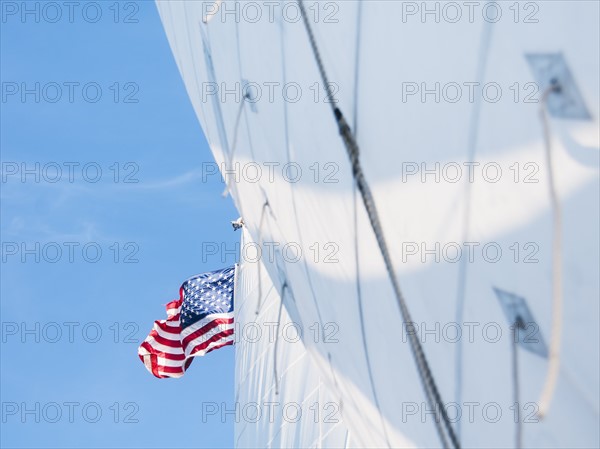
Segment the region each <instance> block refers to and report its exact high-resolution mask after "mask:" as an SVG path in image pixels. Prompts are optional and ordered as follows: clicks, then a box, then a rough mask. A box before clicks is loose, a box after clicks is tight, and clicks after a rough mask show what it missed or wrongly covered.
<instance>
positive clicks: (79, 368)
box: [0, 1, 239, 448]
mask: <svg viewBox="0 0 600 449" xmlns="http://www.w3.org/2000/svg"><path fill="white" fill-rule="evenodd" d="M58 4H59V5H63V6H62V11H61V14H62V16H61V18H60V19H59V20H56V21H55V23H51V22H52V21H54V20H55V17H56V10H51V9H48V8H46V9H45V10H44V5H45V3H39V4H38V6H36V2H29V3H27V7H28V8H29V9H31V10H33V11H35V8H40V9H39V11H40V12H39V17H36V15H35V13H32V14H28V15H25V16H24V17H23V16H22V15H21V12H22V11H20V8H21V7H22V3H21V2H7V1H2V2H1V5H2V11H3V17H2V24H1V26H2V31H1V52H2V61H1V62H2V64H1V66H2V68H1V78H2V92H3V97H2V103H1V108H2V109H1V147H2V154H1V160H2V164H3V167H2V168H3V173H2V174H3V179H2V183H1V189H2V191H1V199H2V206H1V212H2V217H1V230H2V245H3V246H2V264H1V270H2V272H1V275H2V282H1V299H2V304H1V315H2V316H1V321H2V326H3V327H2V351H1V362H2V365H1V377H2V379H1V387H2V388H1V401H2V407H3V408H2V432H1V434H2V436H1V440H0V443H1V445H2V447H30V448H33V447H81V448H86V447H148V448H149V447H167V446H170V447H181V448H186V447H231V446H232V445H233V425H234V423H233V418H232V417H231V416H230V417H229V419H228V420H227V422H225V423H222V422H221V419H220V418H215V417H213V418H210V419H208V420H207V422H205V423H203V422H202V421H203V419H202V413H201V409H202V403H203V402H205V403H208V402H217V403H222V402H225V403H227V404H228V406H231V404H232V403H233V397H234V363H235V362H234V351H233V348H232V347H227V348H223V349H221V350H219V351H216V352H213V353H211V354H209V355H208V356H206V357H204V358H200V359H198V360H196V361H195V362H194V363H193V365H192V367H191V369H190V370H189V371H188V373H187V374H186V376H185V377H184V378H182V379H179V380H169V379H165V380H158V379H155V378H154V377H153V376H151V375H150V374H149V373H148V372H147V371H146V370H145V368H144V367H143V365H142V364H141V362H140V361H139V359H138V357H137V346H138V344H139V342H140V341H141V340H143V338H145V336H146V335H147V333H148V331H149V330H150V328H151V325H152V322H153V320H155V319H159V318H163V317H164V315H165V311H164V304H165V303H166V302H168V301H170V300H172V299H174V298H175V297H176V296H177V292H178V288H179V285H180V284H181V282H182V281H183V280H185V279H186V278H187V277H188V276H190V275H192V274H195V273H198V272H203V271H208V270H212V269H217V268H220V267H223V266H226V265H231V264H233V263H234V262H235V260H234V256H232V255H228V256H227V257H225V256H223V255H222V254H217V255H214V256H211V257H203V255H202V247H203V243H206V242H217V243H218V245H221V244H224V245H227V248H229V249H232V248H234V245H235V243H236V242H237V241H238V239H239V233H234V232H233V231H232V229H231V226H230V224H229V221H230V220H233V219H236V218H237V213H236V211H235V209H234V207H233V206H232V203H231V201H230V200H229V199H224V198H222V197H221V192H222V191H223V184H222V182H221V180H220V179H219V178H218V177H216V176H212V177H211V178H209V179H208V180H203V179H202V176H201V172H200V171H201V167H202V164H203V163H207V162H212V161H213V159H212V155H211V153H210V151H209V149H208V146H207V143H206V141H205V139H204V136H203V134H202V130H201V128H200V126H199V124H198V121H197V119H196V116H195V114H194V112H193V110H192V107H191V103H190V101H189V99H188V97H187V93H186V91H185V88H184V85H183V82H182V80H181V78H180V76H179V72H178V70H177V67H176V64H175V61H174V59H173V57H172V55H171V52H170V48H169V45H168V42H167V39H166V36H165V34H164V31H163V28H162V24H161V22H160V19H159V16H158V13H157V10H156V6H155V5H154V2H151V1H143V2H137V3H131V2H130V3H127V2H125V3H121V4H119V5H118V10H119V16H118V17H116V16H115V9H116V8H115V2H112V1H107V2H99V3H97V4H98V5H100V10H101V12H102V16H101V17H100V19H99V20H98V21H97V22H95V23H93V19H94V17H95V15H96V14H97V10H95V9H94V8H93V7H91V8H89V9H87V10H86V12H85V14H83V12H82V11H81V10H80V9H79V7H77V8H76V9H75V10H74V11H73V16H72V21H71V20H70V18H69V10H68V7H67V6H64V4H63V2H58ZM79 5H86V2H81V3H79ZM15 7H16V8H19V10H18V11H17V12H16V13H14V14H13V12H14V8H15ZM126 18H129V19H130V20H129V21H131V20H137V23H135V22H134V23H125V22H127V21H126V20H125V19H126ZM36 19H38V20H39V22H38V21H36ZM115 19H117V20H116V23H115ZM71 22H72V23H71ZM36 83H39V88H36ZM65 83H66V84H65ZM77 83H78V84H77ZM115 83H118V84H115ZM127 83H129V84H127ZM57 86H59V87H60V89H61V91H60V92H59V90H58V88H57ZM84 86H85V90H84V89H83V87H84ZM98 86H99V87H100V89H101V95H98V94H97V92H98ZM23 88H25V89H29V90H32V91H33V93H29V94H27V95H25V96H24V97H23V96H22V95H21V93H22V90H23ZM36 89H37V94H39V98H36ZM69 89H72V92H71V94H72V98H69V93H70V92H69ZM117 92H118V97H117V96H116V93H117ZM59 93H60V95H59ZM96 98H97V101H95V102H94V100H95V99H96ZM126 99H127V100H128V101H129V102H126V101H125V100H126ZM71 100H72V101H71ZM115 100H116V101H115ZM132 100H133V101H135V100H137V102H131V101H132ZM23 164H25V165H23ZM36 164H39V165H36ZM57 167H59V168H60V170H61V171H60V172H59V170H58V168H57ZM69 167H72V168H71V170H72V176H73V177H72V179H69V178H70V176H69V175H70V172H69V171H70V168H69ZM23 168H25V169H27V170H30V172H29V173H28V174H26V175H25V178H24V182H23V178H22V176H21V175H22V174H23ZM98 168H100V170H101V171H102V172H101V174H100V172H98ZM117 175H118V179H115V178H116V176H117ZM36 177H39V179H36ZM96 180H97V181H96ZM71 181H72V182H71ZM93 181H96V182H93ZM125 181H137V182H125ZM69 248H72V251H73V252H72V254H69ZM84 248H85V251H84ZM98 248H100V250H101V251H102V253H101V255H99V253H97V250H98ZM23 249H25V253H24V252H23ZM59 249H60V251H61V253H60V254H59ZM27 250H30V252H29V253H28V252H27ZM36 258H39V260H36ZM94 260H96V261H95V262H94ZM126 260H127V261H128V262H130V263H125V262H126ZM65 323H67V324H65ZM69 323H74V324H69ZM115 323H116V325H115ZM27 329H29V330H31V332H29V333H28V332H25V331H26V330H27ZM70 329H72V330H73V332H72V335H69V334H70ZM98 329H100V330H101V332H102V334H101V336H100V337H97V336H96V332H97V330H98ZM116 329H119V332H118V334H117V331H116ZM84 330H85V332H84ZM59 331H60V335H59V334H58V332H59ZM36 340H39V342H38V341H36ZM95 340H98V341H96V342H94V341H95ZM115 340H116V341H115ZM72 403H74V404H72ZM55 404H58V405H55ZM65 404H66V405H65ZM84 408H85V412H84ZM23 409H26V410H31V411H32V412H31V413H24V414H23ZM36 410H37V411H36ZM98 410H100V411H101V413H102V415H101V417H100V418H96V413H97V411H98ZM116 410H118V411H119V413H118V414H117V413H116ZM70 411H72V412H73V416H72V417H70V416H69V414H70ZM59 412H60V413H61V416H60V418H58V413H59ZM127 418H129V419H127ZM96 419H97V422H93V421H95V420H96ZM128 420H129V421H130V420H134V421H135V420H137V422H125V421H128ZM36 421H39V422H36ZM52 421H57V422H52ZM70 421H72V422H70ZM115 421H117V422H115Z"/></svg>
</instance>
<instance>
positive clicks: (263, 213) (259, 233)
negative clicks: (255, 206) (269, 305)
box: [255, 200, 270, 316]
mask: <svg viewBox="0 0 600 449" xmlns="http://www.w3.org/2000/svg"><path fill="white" fill-rule="evenodd" d="M267 207H270V206H269V200H265V203H264V204H263V207H262V211H261V213H260V221H259V223H258V247H259V248H262V227H263V223H264V219H265V210H266V208H267ZM257 267H258V303H257V304H256V312H255V313H256V315H257V316H258V314H259V312H260V306H261V305H262V280H261V277H260V275H261V267H262V261H260V260H259V261H258V264H257Z"/></svg>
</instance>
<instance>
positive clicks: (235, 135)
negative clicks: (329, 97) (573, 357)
mask: <svg viewBox="0 0 600 449" xmlns="http://www.w3.org/2000/svg"><path fill="white" fill-rule="evenodd" d="M238 3H239V2H238ZM235 35H236V43H237V59H238V69H239V72H240V83H241V85H243V80H242V62H241V56H240V33H239V25H238V22H237V21H236V22H235ZM249 98H250V94H249V93H248V92H246V94H244V95H243V96H242V100H241V101H240V107H239V109H238V113H237V115H236V117H235V125H234V128H233V142H232V144H231V152H230V153H229V154H228V160H227V165H228V171H227V173H231V172H232V171H233V158H234V155H235V150H236V148H237V141H238V131H239V127H240V119H241V117H242V112H243V111H244V106H245V104H246V100H247V99H249ZM234 179H235V177H234ZM230 187H231V186H230V182H229V180H226V181H225V189H224V190H223V193H222V195H223V197H226V196H227V193H228V192H229V190H230Z"/></svg>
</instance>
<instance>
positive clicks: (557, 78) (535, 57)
mask: <svg viewBox="0 0 600 449" xmlns="http://www.w3.org/2000/svg"><path fill="white" fill-rule="evenodd" d="M525 58H526V59H527V62H529V67H530V68H531V71H532V72H533V75H534V77H535V80H536V82H537V88H538V89H539V90H538V92H537V94H538V95H539V96H541V95H542V94H543V93H544V92H545V91H546V90H548V89H549V88H552V87H555V86H556V87H557V88H556V89H553V91H552V92H551V93H550V94H549V95H548V99H547V107H548V112H549V113H550V115H551V116H552V117H556V118H569V119H579V120H589V119H591V118H592V116H591V115H590V113H589V111H588V109H587V107H586V105H585V102H584V100H583V97H582V96H581V93H580V92H579V89H578V88H577V84H575V79H574V78H573V76H572V75H571V71H570V70H569V66H568V65H567V62H566V60H565V58H564V57H563V55H562V53H530V54H526V55H525Z"/></svg>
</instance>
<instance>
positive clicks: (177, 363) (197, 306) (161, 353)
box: [138, 266, 235, 378]
mask: <svg viewBox="0 0 600 449" xmlns="http://www.w3.org/2000/svg"><path fill="white" fill-rule="evenodd" d="M234 279H235V266H233V267H229V268H225V269H222V270H218V271H212V272H210V273H204V274H199V275H197V276H194V277H191V278H190V279H188V280H187V281H185V282H184V283H183V285H182V286H181V288H180V289H179V299H177V300H175V301H171V302H170V303H169V304H167V319H166V320H159V321H155V322H154V327H153V329H152V331H151V332H150V334H149V335H148V338H146V340H144V342H143V343H142V344H141V345H140V347H139V349H138V355H139V357H140V359H141V360H142V362H144V365H146V368H147V369H148V371H150V372H151V373H152V374H154V375H155V376H156V377H160V378H164V377H181V376H183V374H184V373H185V370H186V369H187V368H188V367H189V366H190V364H191V363H192V357H196V356H200V355H204V354H206V353H208V352H210V351H212V350H214V349H217V348H220V347H222V346H227V345H232V344H233V339H234V336H233V291H234Z"/></svg>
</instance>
